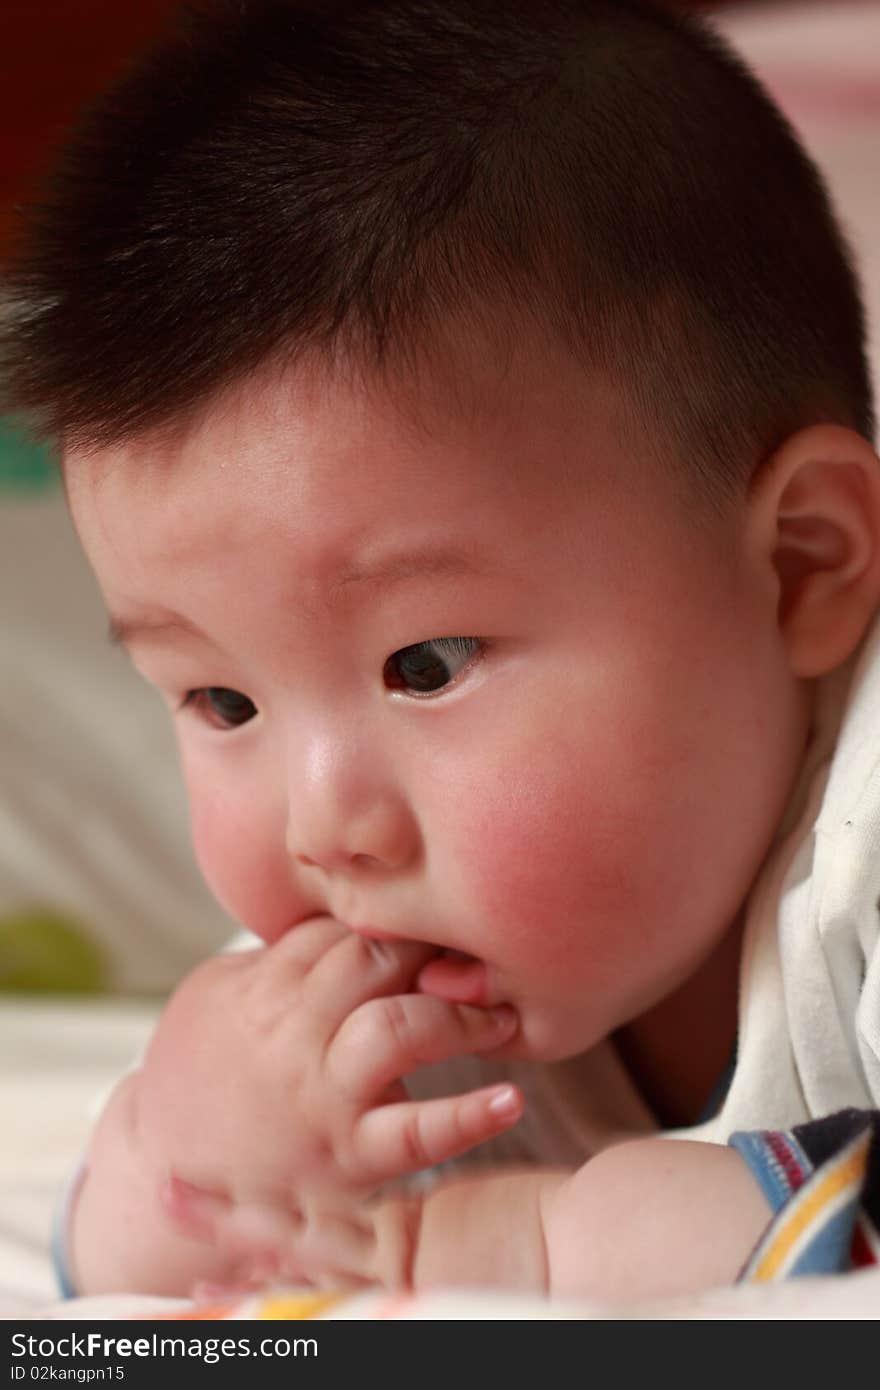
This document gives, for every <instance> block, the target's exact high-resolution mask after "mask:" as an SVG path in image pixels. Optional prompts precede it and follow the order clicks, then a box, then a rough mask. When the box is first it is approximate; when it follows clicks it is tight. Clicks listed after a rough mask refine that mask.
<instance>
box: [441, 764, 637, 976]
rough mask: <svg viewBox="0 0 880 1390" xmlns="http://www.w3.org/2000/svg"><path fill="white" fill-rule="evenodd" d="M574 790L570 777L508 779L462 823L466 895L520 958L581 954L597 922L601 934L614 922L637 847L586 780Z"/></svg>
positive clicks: (480, 926)
mask: <svg viewBox="0 0 880 1390" xmlns="http://www.w3.org/2000/svg"><path fill="white" fill-rule="evenodd" d="M573 795H574V792H573V789H572V788H571V787H570V786H569V785H567V784H566V785H563V786H556V787H547V786H543V787H542V786H533V787H531V788H520V789H511V788H509V787H508V788H504V787H501V788H499V789H498V791H497V794H496V795H494V796H492V797H491V798H490V797H485V796H484V798H483V800H482V801H481V803H480V807H479V813H478V814H476V815H473V816H471V817H468V818H467V819H466V821H465V822H463V823H462V824H460V826H459V833H460V839H459V843H458V846H457V849H456V852H455V853H454V855H453V859H454V861H455V862H456V863H457V865H458V866H459V869H460V873H461V882H460V885H459V887H460V892H461V893H462V899H461V900H462V901H463V902H468V903H470V904H472V905H473V908H474V919H473V920H474V925H475V928H476V929H477V930H480V931H485V932H486V933H487V935H488V936H490V937H492V938H494V940H495V941H496V942H503V949H504V954H505V956H506V957H507V958H508V959H509V960H510V961H511V962H513V961H514V960H519V961H521V962H522V963H527V962H532V961H535V962H538V963H539V965H540V968H542V969H543V968H558V967H559V966H560V965H564V964H565V963H566V962H567V961H571V960H578V961H579V960H580V958H581V956H582V955H583V952H584V944H585V943H584V928H585V925H586V924H587V923H589V924H590V928H591V934H595V935H596V936H598V937H601V936H602V935H603V934H604V930H607V931H608V932H609V933H610V932H611V931H612V930H613V926H612V917H613V915H614V913H615V911H616V912H618V913H619V911H620V902H621V893H622V889H623V888H624V885H625V883H626V880H627V873H628V871H629V872H630V873H631V869H632V857H631V855H624V853H623V852H622V849H621V847H620V845H619V844H618V843H617V840H616V837H613V838H612V837H609V836H608V835H607V833H606V831H605V830H603V827H602V822H601V816H600V812H599V810H598V808H595V807H593V806H592V805H591V804H590V801H589V799H588V798H586V797H585V796H584V795H583V789H582V788H580V794H579V795H578V796H576V797H575V798H574V800H573ZM591 827H592V829H591ZM603 924H605V925H604V926H603ZM596 944H597V942H596V941H595V940H594V942H593V945H596ZM487 945H488V942H487ZM489 949H491V947H490V948H489Z"/></svg>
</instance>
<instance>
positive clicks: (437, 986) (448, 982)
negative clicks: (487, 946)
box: [416, 949, 489, 1008]
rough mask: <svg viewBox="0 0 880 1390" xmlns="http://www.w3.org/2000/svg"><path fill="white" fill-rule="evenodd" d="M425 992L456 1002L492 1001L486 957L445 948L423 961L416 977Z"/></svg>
mask: <svg viewBox="0 0 880 1390" xmlns="http://www.w3.org/2000/svg"><path fill="white" fill-rule="evenodd" d="M416 983H417V985H418V987H419V989H420V990H421V992H422V993H423V994H432V995H433V996H434V998H435V999H446V1000H447V1001H449V1002H450V1003H453V1004H476V1005H478V1006H481V1007H483V1008H485V1007H486V1005H487V1004H488V1003H489V972H488V968H487V966H486V963H485V961H482V960H478V959H477V957H476V956H469V955H467V954H466V952H464V951H455V950H451V949H443V950H441V951H439V952H438V953H437V955H436V956H434V958H433V960H429V961H428V963H427V965H423V966H422V968H421V970H420V971H419V973H418V976H417V977H416Z"/></svg>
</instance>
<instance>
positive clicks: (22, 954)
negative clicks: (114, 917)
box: [0, 907, 107, 994]
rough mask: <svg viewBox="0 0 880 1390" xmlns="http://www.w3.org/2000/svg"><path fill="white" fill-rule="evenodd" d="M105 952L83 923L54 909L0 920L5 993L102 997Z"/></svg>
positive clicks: (0, 973)
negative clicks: (95, 942)
mask: <svg viewBox="0 0 880 1390" xmlns="http://www.w3.org/2000/svg"><path fill="white" fill-rule="evenodd" d="M106 989H107V969H106V966H105V964H104V961H103V959H102V956H101V953H100V951H99V950H98V948H97V947H96V946H95V944H94V943H93V942H92V941H90V939H89V937H88V934H87V932H86V931H85V929H84V927H83V926H82V925H81V923H79V922H77V921H76V920H75V919H74V918H72V917H68V916H66V915H65V914H63V913H61V912H56V911H55V910H54V908H43V907H33V908H29V909H22V910H21V911H19V912H11V913H5V914H4V915H3V916H0V990H3V991H5V992H7V993H10V992H12V993H16V994H24V993H28V994H46V993H51V994H100V993H102V992H104V991H105V990H106Z"/></svg>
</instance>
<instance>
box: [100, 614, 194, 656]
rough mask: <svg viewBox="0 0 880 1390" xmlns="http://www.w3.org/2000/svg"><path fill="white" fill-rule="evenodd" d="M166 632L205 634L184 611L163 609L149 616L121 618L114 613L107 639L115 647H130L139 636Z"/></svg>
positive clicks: (108, 626)
mask: <svg viewBox="0 0 880 1390" xmlns="http://www.w3.org/2000/svg"><path fill="white" fill-rule="evenodd" d="M166 632H184V633H188V634H189V635H190V636H191V637H202V638H204V636H205V634H204V632H202V630H201V628H200V627H196V625H195V623H191V622H190V621H189V619H188V618H185V617H184V616H183V614H182V613H174V612H171V611H170V610H165V609H162V610H161V611H157V612H156V613H155V615H153V616H151V617H149V618H120V617H116V616H114V615H113V614H111V615H110V620H109V622H108V624H107V640H108V642H110V643H111V645H112V646H114V647H128V646H130V645H131V643H132V642H133V641H136V639H137V638H138V637H151V636H158V635H159V634H161V633H166Z"/></svg>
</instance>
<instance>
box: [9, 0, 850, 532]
mask: <svg viewBox="0 0 880 1390" xmlns="http://www.w3.org/2000/svg"><path fill="white" fill-rule="evenodd" d="M462 309H464V310H465V311H470V310H473V312H474V314H475V315H476V316H477V321H479V318H480V316H482V318H483V320H485V319H486V317H487V316H495V317H499V316H500V318H501V319H503V318H504V317H505V316H508V317H509V319H510V321H511V322H514V321H515V322H516V324H517V333H522V332H523V331H525V332H529V331H530V330H533V331H534V332H535V333H538V332H543V333H545V334H546V333H548V332H549V333H550V334H551V335H552V336H553V338H554V339H556V340H559V341H561V342H563V343H564V344H565V346H566V347H567V348H568V349H570V350H571V351H572V352H573V353H575V354H576V355H577V356H578V358H579V359H580V360H581V361H582V362H583V364H584V368H585V370H594V371H596V370H599V371H602V372H604V373H606V374H607V375H609V376H610V377H611V379H612V381H613V383H614V384H615V386H616V387H617V388H618V390H619V392H620V394H621V397H622V399H623V400H624V401H625V402H626V404H627V406H628V408H629V410H630V412H631V415H632V418H633V419H634V420H635V421H636V422H637V424H638V426H639V428H642V427H644V429H645V430H647V431H648V433H649V436H650V437H651V438H652V439H658V440H661V441H663V442H664V444H665V445H667V446H668V449H669V450H670V451H672V453H673V454H674V455H675V457H676V458H678V459H679V460H680V461H681V462H682V464H683V466H684V467H685V468H686V469H687V470H689V471H690V475H691V476H692V478H693V480H694V482H693V490H694V491H695V492H696V493H702V494H704V495H705V496H706V497H708V498H710V499H711V500H713V501H714V502H715V503H717V504H719V505H722V504H723V502H724V501H725V500H726V499H728V498H730V497H731V496H733V495H734V494H736V493H738V491H739V490H740V489H741V487H742V485H743V482H744V480H747V479H748V478H749V477H750V476H751V474H752V472H753V470H754V469H755V467H756V466H757V465H758V464H759V462H760V460H761V458H762V457H763V456H765V455H766V454H767V452H769V451H770V450H772V449H773V448H774V447H775V446H776V445H777V444H778V443H779V442H781V440H782V439H784V438H785V437H786V435H787V434H789V433H791V432H792V431H793V430H794V429H796V428H798V427H800V426H802V425H804V424H808V423H816V422H819V421H827V420H833V421H837V422H839V423H844V424H847V425H850V426H851V427H853V428H855V429H857V430H858V431H860V432H861V433H862V434H864V435H866V436H867V437H871V436H872V433H873V416H872V401H871V387H870V379H869V373H868V367H867V362H866V356H865V345H864V340H865V324H864V314H863V309H862V305H861V302H860V296H859V289H858V284H857V279H856V275H855V272H854V269H853V264H852V260H851V257H850V254H849V252H848V249H847V246H846V242H845V239H844V237H843V235H842V232H841V230H840V228H839V227H838V225H837V223H836V221H835V217H834V213H833V211H832V209H831V206H830V202H829V198H828V195H827V192H826V189H825V187H824V184H823V181H822V178H821V176H820V175H819V173H818V171H817V169H816V168H815V166H814V164H813V163H812V161H811V160H810V159H809V158H808V156H807V155H806V153H805V152H804V150H803V149H802V147H801V145H800V144H799V142H798V140H797V138H796V136H795V135H794V133H793V131H792V129H791V127H790V126H789V124H788V123H787V122H786V120H785V119H784V117H783V116H782V115H781V114H780V112H779V111H778V109H777V108H776V106H775V105H774V104H773V102H772V101H771V100H770V98H769V97H768V96H767V94H766V93H765V91H764V90H763V88H762V87H761V86H760V84H759V83H758V82H757V80H756V79H755V78H754V77H753V76H752V75H751V73H750V72H749V71H748V69H747V68H746V66H745V65H744V64H743V62H742V61H741V60H740V59H739V58H738V57H737V56H736V55H735V54H734V53H733V52H732V51H731V50H730V49H729V47H728V46H727V45H726V44H725V43H724V42H723V41H722V40H721V38H720V37H718V36H717V35H716V34H715V33H714V32H713V31H712V30H711V29H710V28H708V27H707V26H706V24H705V23H704V22H703V21H702V20H698V19H696V18H695V17H693V16H689V15H685V14H680V13H674V12H672V10H671V9H669V8H667V7H665V6H661V5H659V4H655V3H650V0H215V2H214V3H202V4H196V5H195V6H189V7H187V8H186V9H185V10H184V11H182V12H181V14H180V16H179V20H178V22H177V24H176V26H175V27H174V29H173V30H172V32H171V33H170V34H169V35H168V36H167V37H166V38H165V39H164V40H163V41H162V42H161V43H160V44H159V45H158V47H157V48H156V50H155V51H154V52H153V53H152V54H150V55H148V56H147V58H146V59H144V60H143V61H141V62H140V64H139V65H137V66H136V67H135V68H134V69H133V71H132V72H131V73H130V74H129V75H128V76H127V77H126V78H125V79H124V80H122V81H121V83H119V84H118V85H117V86H116V87H115V88H113V89H112V90H111V91H110V92H109V93H108V94H107V95H106V96H105V97H104V98H103V99H102V100H101V101H100V102H99V104H98V105H97V106H96V108H95V109H94V110H93V111H92V112H91V113H90V114H89V116H88V117H87V118H86V120H85V121H84V122H83V123H82V125H81V128H80V129H79V130H78V132H77V133H76V135H75V137H74V138H73V140H72V142H71V144H70V146H69V148H68V150H67V152H66V154H65V155H64V156H63V158H62V160H61V162H60V164H59V166H58V168H57V170H56V172H55V175H54V178H53V180H52V182H51V184H50V186H49V188H48V190H47V192H46V195H45V197H44V198H43V200H42V202H41V204H40V205H38V206H37V207H35V208H34V209H32V210H31V212H30V214H29V215H28V216H27V217H26V219H25V223H24V232H23V236H22V240H21V245H20V248H19V251H18V253H17V255H16V256H15V257H14V259H13V263H12V266H11V268H10V270H9V273H8V275H7V277H6V295H5V310H4V311H3V314H2V318H3V324H4V327H3V329H2V332H0V366H2V377H3V381H4V387H3V389H4V390H5V402H4V401H3V400H0V406H2V405H3V404H4V403H5V406H6V408H7V409H8V410H12V411H14V412H16V413H18V414H20V415H22V416H23V417H24V418H25V419H29V420H30V421H31V422H32V424H33V426H34V427H35V428H36V429H37V430H38V431H39V432H41V433H43V434H45V435H46V436H47V437H60V438H63V439H65V440H67V441H70V442H71V443H78V444H80V445H84V446H89V445H101V444H107V443H111V442H114V441H118V440H121V439H123V438H126V437H130V436H132V435H135V434H138V433H140V432H144V431H147V430H150V429H152V428H155V427H161V426H163V425H168V424H171V423H175V422H179V421H180V420H182V419H185V418H186V416H187V415H188V414H189V413H191V412H193V411H194V410H195V409H196V408H197V407H199V406H200V405H202V404H204V403H205V402H206V401H207V400H209V399H210V398H211V396H212V395H213V394H215V393H217V392H218V391H219V390H220V389H221V388H223V387H224V386H226V385H229V384H231V383H232V382H233V381H235V380H238V379H241V378H243V377H245V376H246V375H247V374H249V373H251V372H253V371H254V370H256V369H257V368H258V367H260V366H261V365H262V364H263V363H265V362H267V361H269V360H271V359H272V358H273V356H276V355H280V354H284V353H289V354H291V356H295V355H296V354H297V353H299V352H302V351H307V350H313V349H317V350H319V351H321V352H323V353H326V354H328V355H329V356H330V357H331V358H332V357H333V355H334V354H335V353H337V352H339V351H341V350H345V351H346V352H348V353H352V352H353V353H355V354H356V355H357V356H358V357H359V359H360V360H361V361H362V362H364V363H367V364H370V365H376V366H380V365H381V364H383V363H384V364H386V365H387V364H388V363H390V362H392V361H406V360H407V359H408V358H411V357H413V356H415V355H417V354H418V352H419V350H420V348H419V345H420V343H426V342H428V341H430V340H431V338H432V335H433V334H434V332H435V331H436V330H437V329H438V328H439V327H441V326H442V325H443V323H444V320H448V316H449V315H450V314H452V313H454V312H460V311H462Z"/></svg>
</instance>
